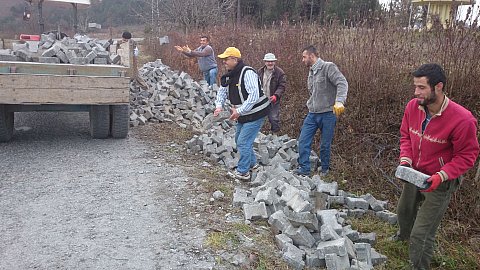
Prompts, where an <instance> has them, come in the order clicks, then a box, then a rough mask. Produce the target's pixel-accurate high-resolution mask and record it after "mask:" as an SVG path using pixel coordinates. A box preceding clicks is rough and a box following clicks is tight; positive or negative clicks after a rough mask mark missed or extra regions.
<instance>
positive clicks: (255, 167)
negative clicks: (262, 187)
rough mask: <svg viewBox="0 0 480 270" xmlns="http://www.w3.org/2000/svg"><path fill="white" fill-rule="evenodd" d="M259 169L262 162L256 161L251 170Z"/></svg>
mask: <svg viewBox="0 0 480 270" xmlns="http://www.w3.org/2000/svg"><path fill="white" fill-rule="evenodd" d="M258 169H260V164H258V163H255V165H253V166H252V167H251V168H250V171H252V172H253V171H256V170H258Z"/></svg>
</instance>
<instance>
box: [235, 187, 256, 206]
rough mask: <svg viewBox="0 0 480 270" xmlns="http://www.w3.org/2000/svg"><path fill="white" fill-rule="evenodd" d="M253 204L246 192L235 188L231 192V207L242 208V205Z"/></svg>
mask: <svg viewBox="0 0 480 270" xmlns="http://www.w3.org/2000/svg"><path fill="white" fill-rule="evenodd" d="M251 203H253V198H251V197H249V196H248V191H246V190H244V189H241V188H238V187H237V188H235V190H234V192H233V206H234V207H243V205H244V204H251Z"/></svg>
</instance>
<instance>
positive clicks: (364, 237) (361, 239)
mask: <svg viewBox="0 0 480 270" xmlns="http://www.w3.org/2000/svg"><path fill="white" fill-rule="evenodd" d="M376 241H377V234H376V233H374V232H370V233H359V235H358V240H357V243H368V244H370V245H372V246H373V245H375V242H376Z"/></svg>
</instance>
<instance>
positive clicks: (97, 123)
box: [90, 105, 110, 139]
mask: <svg viewBox="0 0 480 270" xmlns="http://www.w3.org/2000/svg"><path fill="white" fill-rule="evenodd" d="M109 133H110V107H109V106H108V105H92V106H90V134H91V135H92V137H93V138H95V139H105V138H107V137H108V134H109Z"/></svg>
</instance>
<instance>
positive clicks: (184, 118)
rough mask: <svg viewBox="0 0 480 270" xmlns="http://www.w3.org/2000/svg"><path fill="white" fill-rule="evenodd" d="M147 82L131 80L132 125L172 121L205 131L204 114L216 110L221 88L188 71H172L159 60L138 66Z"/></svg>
mask: <svg viewBox="0 0 480 270" xmlns="http://www.w3.org/2000/svg"><path fill="white" fill-rule="evenodd" d="M139 76H140V78H141V79H142V80H143V81H144V82H145V84H146V87H142V86H141V85H139V84H138V83H137V82H136V81H132V82H131V83H130V105H131V110H130V111H131V113H130V125H131V126H137V125H144V124H146V123H147V122H154V123H155V122H156V123H158V122H172V123H176V124H178V125H179V126H181V127H182V128H189V129H193V130H195V131H200V130H202V122H203V120H204V119H205V117H206V116H207V115H209V114H211V113H212V112H213V111H214V110H215V105H214V100H215V96H216V92H217V90H218V87H214V88H211V87H208V85H207V84H206V82H205V81H201V82H200V83H198V82H196V81H194V80H193V79H192V78H191V77H190V75H188V74H187V73H185V72H178V71H173V70H171V69H170V67H168V66H166V65H164V64H163V63H162V61H161V60H160V59H158V60H156V61H155V62H149V63H146V64H144V65H143V67H142V68H141V69H139Z"/></svg>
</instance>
